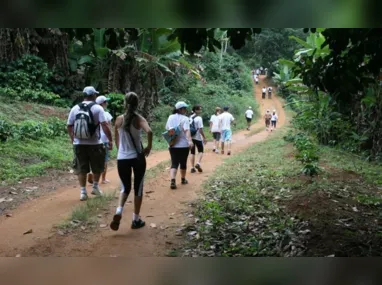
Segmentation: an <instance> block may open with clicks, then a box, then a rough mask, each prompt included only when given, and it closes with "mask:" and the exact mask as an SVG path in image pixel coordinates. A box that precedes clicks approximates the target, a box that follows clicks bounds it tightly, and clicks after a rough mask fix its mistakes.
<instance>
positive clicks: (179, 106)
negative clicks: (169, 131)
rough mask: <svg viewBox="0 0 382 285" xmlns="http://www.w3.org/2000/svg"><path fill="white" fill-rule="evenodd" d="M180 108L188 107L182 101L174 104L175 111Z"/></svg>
mask: <svg viewBox="0 0 382 285" xmlns="http://www.w3.org/2000/svg"><path fill="white" fill-rule="evenodd" d="M181 108H188V105H187V104H186V103H185V102H183V101H179V102H178V103H176V104H175V109H177V110H178V109H181Z"/></svg>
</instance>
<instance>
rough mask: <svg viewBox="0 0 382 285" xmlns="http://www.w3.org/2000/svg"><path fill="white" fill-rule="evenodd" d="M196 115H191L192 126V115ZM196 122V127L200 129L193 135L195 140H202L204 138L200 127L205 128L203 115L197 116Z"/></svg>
mask: <svg viewBox="0 0 382 285" xmlns="http://www.w3.org/2000/svg"><path fill="white" fill-rule="evenodd" d="M193 116H194V115H192V116H191V117H190V126H191V123H192V117H193ZM194 123H195V128H196V129H197V130H198V131H197V132H196V134H195V135H194V136H193V137H192V138H193V139H194V140H197V141H202V140H203V139H202V135H201V134H200V129H201V128H203V119H202V117H200V116H196V117H195V118H194Z"/></svg>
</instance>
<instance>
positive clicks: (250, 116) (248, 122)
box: [245, 106, 253, 131]
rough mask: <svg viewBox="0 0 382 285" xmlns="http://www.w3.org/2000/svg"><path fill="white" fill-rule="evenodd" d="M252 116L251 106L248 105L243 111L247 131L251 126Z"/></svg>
mask: <svg viewBox="0 0 382 285" xmlns="http://www.w3.org/2000/svg"><path fill="white" fill-rule="evenodd" d="M252 117H253V111H252V107H251V106H249V107H248V110H247V111H245V119H246V120H247V125H248V126H247V130H248V131H249V128H250V127H251V122H252Z"/></svg>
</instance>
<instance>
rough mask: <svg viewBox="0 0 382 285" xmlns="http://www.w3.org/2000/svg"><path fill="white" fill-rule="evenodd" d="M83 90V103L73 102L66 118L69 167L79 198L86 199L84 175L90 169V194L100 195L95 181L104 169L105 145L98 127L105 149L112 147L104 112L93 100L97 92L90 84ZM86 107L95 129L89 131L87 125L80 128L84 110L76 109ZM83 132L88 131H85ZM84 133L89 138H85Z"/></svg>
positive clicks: (89, 128)
mask: <svg viewBox="0 0 382 285" xmlns="http://www.w3.org/2000/svg"><path fill="white" fill-rule="evenodd" d="M83 93H84V100H83V102H82V103H80V104H78V105H75V106H74V107H73V108H72V109H71V110H70V113H69V117H68V121H67V130H68V134H69V136H70V138H71V141H72V143H73V149H74V160H73V170H74V173H75V174H76V175H77V176H78V181H79V183H80V186H81V195H80V200H81V201H85V200H87V199H88V195H87V192H86V176H87V174H88V173H89V172H90V169H91V170H92V171H93V190H92V192H91V194H93V195H102V191H101V190H100V189H99V185H98V182H99V178H100V176H101V173H102V172H103V171H104V167H105V155H106V151H105V146H104V144H103V143H102V141H101V139H100V128H102V130H103V131H104V133H105V135H106V137H107V138H108V140H109V144H108V148H109V150H112V149H113V138H112V136H111V131H110V128H109V125H108V123H107V121H106V118H105V111H104V110H103V108H102V107H101V106H100V105H98V104H96V103H95V102H94V100H95V99H96V96H97V94H98V93H99V92H98V91H96V90H95V88H94V87H93V86H88V87H85V88H84V90H83ZM89 106H90V112H89V116H91V117H92V118H93V122H94V126H95V132H94V133H93V134H92V128H91V126H88V129H84V125H83V123H84V121H85V120H84V119H83V118H84V112H83V111H81V109H80V108H81V107H83V108H89ZM75 125H76V126H77V128H76V129H74V127H75ZM87 131H89V132H90V133H89V134H88V133H87ZM91 134H92V135H91ZM83 136H85V138H83ZM87 136H89V137H88V138H86V137H87ZM80 137H82V138H80Z"/></svg>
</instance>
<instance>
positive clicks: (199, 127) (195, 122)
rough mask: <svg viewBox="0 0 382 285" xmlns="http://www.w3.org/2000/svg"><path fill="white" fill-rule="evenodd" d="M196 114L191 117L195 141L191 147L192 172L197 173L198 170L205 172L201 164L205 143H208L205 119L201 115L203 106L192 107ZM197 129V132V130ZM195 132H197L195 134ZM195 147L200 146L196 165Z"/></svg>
mask: <svg viewBox="0 0 382 285" xmlns="http://www.w3.org/2000/svg"><path fill="white" fill-rule="evenodd" d="M192 111H193V112H194V114H193V115H192V116H191V117H190V132H191V136H192V142H193V143H194V144H193V146H192V148H191V157H190V160H191V173H195V172H196V170H195V168H196V169H197V170H198V171H199V172H203V169H202V167H201V166H200V164H201V162H202V158H203V153H204V145H205V144H206V142H207V140H206V136H205V135H204V131H203V119H202V117H201V116H200V114H201V113H202V106H200V105H195V106H194V107H193V108H192ZM195 131H196V132H195ZM194 132H195V134H194ZM195 148H198V161H197V163H196V165H195Z"/></svg>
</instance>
